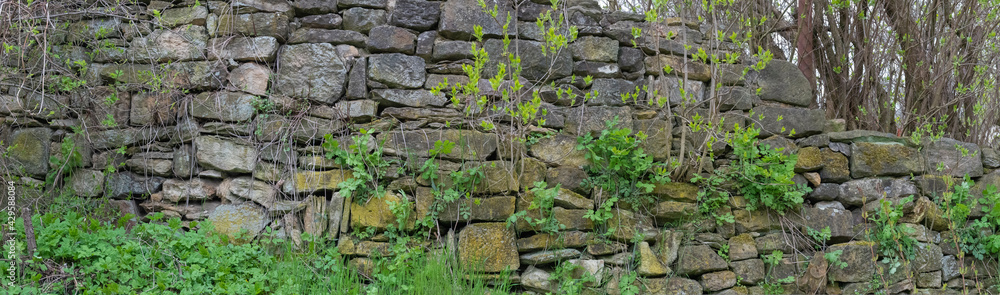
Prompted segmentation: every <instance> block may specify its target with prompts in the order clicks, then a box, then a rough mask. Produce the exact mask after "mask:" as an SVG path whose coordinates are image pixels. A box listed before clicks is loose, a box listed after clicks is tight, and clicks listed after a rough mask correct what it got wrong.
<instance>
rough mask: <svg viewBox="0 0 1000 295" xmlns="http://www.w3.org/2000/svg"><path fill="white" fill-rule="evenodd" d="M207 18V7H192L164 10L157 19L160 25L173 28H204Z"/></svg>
mask: <svg viewBox="0 0 1000 295" xmlns="http://www.w3.org/2000/svg"><path fill="white" fill-rule="evenodd" d="M206 18H208V7H206V6H204V5H201V6H192V7H178V8H171V9H164V10H163V12H162V13H161V14H160V17H159V18H158V19H157V20H158V21H159V23H160V25H162V26H164V27H169V28H173V27H176V26H180V25H196V26H204V25H205V19H206Z"/></svg>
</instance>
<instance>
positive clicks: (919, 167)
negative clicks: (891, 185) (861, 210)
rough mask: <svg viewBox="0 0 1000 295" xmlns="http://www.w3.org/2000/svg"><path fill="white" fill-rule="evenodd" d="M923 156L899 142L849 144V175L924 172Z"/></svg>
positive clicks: (903, 174) (888, 174) (859, 176)
mask: <svg viewBox="0 0 1000 295" xmlns="http://www.w3.org/2000/svg"><path fill="white" fill-rule="evenodd" d="M924 170H925V167H924V157H923V155H921V154H920V152H919V151H917V149H915V148H911V147H908V146H905V145H903V144H899V143H870V142H855V143H852V144H851V177H854V178H864V177H870V176H909V175H911V174H922V173H924Z"/></svg>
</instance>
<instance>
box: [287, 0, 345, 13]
mask: <svg viewBox="0 0 1000 295" xmlns="http://www.w3.org/2000/svg"><path fill="white" fill-rule="evenodd" d="M290 2H291V5H292V7H293V8H294V9H295V14H297V15H300V16H302V15H312V14H324V13H331V12H337V0H293V1H290Z"/></svg>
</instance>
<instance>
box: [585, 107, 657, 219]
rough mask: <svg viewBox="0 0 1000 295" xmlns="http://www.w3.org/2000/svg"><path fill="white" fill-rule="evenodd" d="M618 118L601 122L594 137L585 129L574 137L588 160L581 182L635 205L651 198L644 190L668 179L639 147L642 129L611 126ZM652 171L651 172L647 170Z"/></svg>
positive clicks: (650, 190)
mask: <svg viewBox="0 0 1000 295" xmlns="http://www.w3.org/2000/svg"><path fill="white" fill-rule="evenodd" d="M615 125H618V118H617V117H615V118H614V119H612V120H611V121H608V122H605V127H606V128H605V129H604V130H602V131H601V135H600V136H599V137H598V138H596V139H595V138H593V137H592V136H591V135H590V134H589V133H588V134H584V135H583V136H581V137H579V138H577V141H578V142H579V144H578V145H577V146H576V149H577V150H584V151H586V158H587V160H589V161H590V165H587V167H586V170H587V174H588V175H589V177H588V178H587V179H585V180H584V181H583V185H585V186H595V187H599V188H601V189H602V190H604V191H605V192H607V193H610V194H611V195H612V196H613V197H614V198H618V199H620V200H622V201H626V202H628V203H629V204H631V205H633V207H634V208H639V207H641V206H642V205H643V204H645V203H648V202H651V201H653V199H652V197H650V196H649V195H648V194H649V193H650V192H652V191H653V188H654V187H655V184H657V183H666V182H669V181H670V178H669V177H668V175H667V169H666V167H664V166H661V165H657V164H655V163H654V160H653V157H652V156H650V155H648V154H646V152H645V151H644V150H643V149H642V148H641V147H639V144H640V143H641V142H642V141H643V140H646V134H644V133H643V132H642V131H639V132H636V133H635V135H633V134H632V130H631V129H629V128H615ZM651 171H652V172H651Z"/></svg>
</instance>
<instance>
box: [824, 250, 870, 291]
mask: <svg viewBox="0 0 1000 295" xmlns="http://www.w3.org/2000/svg"><path fill="white" fill-rule="evenodd" d="M877 248H878V245H876V244H875V243H873V242H868V241H855V242H849V243H842V244H836V245H833V246H830V247H829V248H827V253H830V252H835V251H843V252H842V253H841V254H840V261H842V262H845V263H847V267H844V268H840V267H831V268H830V269H829V272H828V273H827V277H828V278H829V279H830V280H831V281H834V282H844V283H853V282H867V281H870V280H871V278H872V276H873V275H875V261H876V260H875V257H874V256H875V253H877V252H878V250H877Z"/></svg>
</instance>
